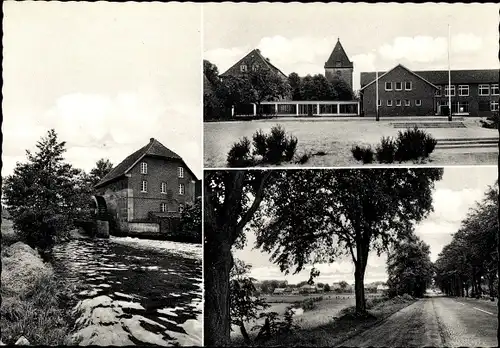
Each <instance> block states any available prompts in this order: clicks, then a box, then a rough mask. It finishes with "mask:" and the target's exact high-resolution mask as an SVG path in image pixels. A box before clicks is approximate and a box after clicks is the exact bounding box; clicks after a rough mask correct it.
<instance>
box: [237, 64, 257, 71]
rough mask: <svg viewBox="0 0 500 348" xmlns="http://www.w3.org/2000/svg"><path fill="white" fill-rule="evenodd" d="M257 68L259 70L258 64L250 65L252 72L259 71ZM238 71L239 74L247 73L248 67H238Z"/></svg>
mask: <svg viewBox="0 0 500 348" xmlns="http://www.w3.org/2000/svg"><path fill="white" fill-rule="evenodd" d="M259 68H260V65H259V64H254V65H252V71H257V70H259ZM240 71H241V72H247V71H248V66H247V65H246V64H241V65H240Z"/></svg>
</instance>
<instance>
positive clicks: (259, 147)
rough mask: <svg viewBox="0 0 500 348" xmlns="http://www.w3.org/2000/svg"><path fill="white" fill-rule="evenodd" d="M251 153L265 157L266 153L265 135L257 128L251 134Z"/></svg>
mask: <svg viewBox="0 0 500 348" xmlns="http://www.w3.org/2000/svg"><path fill="white" fill-rule="evenodd" d="M253 147H254V150H253V153H254V155H259V156H262V158H264V157H266V153H267V135H266V134H265V133H264V132H263V131H262V130H261V129H259V130H258V131H256V132H255V133H254V135H253Z"/></svg>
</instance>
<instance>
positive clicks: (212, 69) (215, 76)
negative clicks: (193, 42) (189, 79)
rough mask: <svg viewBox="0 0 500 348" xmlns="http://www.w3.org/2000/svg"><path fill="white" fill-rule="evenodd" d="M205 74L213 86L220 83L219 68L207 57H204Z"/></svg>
mask: <svg viewBox="0 0 500 348" xmlns="http://www.w3.org/2000/svg"><path fill="white" fill-rule="evenodd" d="M203 74H205V76H206V77H207V79H208V81H210V83H211V84H212V86H215V87H217V85H218V84H219V83H220V77H219V69H218V68H217V66H216V65H215V64H212V63H211V62H210V61H208V60H206V59H203Z"/></svg>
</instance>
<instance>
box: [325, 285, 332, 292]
mask: <svg viewBox="0 0 500 348" xmlns="http://www.w3.org/2000/svg"><path fill="white" fill-rule="evenodd" d="M323 291H324V292H330V291H332V288H331V287H330V284H325V286H324V287H323Z"/></svg>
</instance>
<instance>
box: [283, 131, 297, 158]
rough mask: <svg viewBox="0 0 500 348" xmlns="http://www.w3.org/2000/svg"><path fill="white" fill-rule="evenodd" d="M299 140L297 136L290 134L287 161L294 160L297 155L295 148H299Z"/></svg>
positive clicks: (286, 148)
mask: <svg viewBox="0 0 500 348" xmlns="http://www.w3.org/2000/svg"><path fill="white" fill-rule="evenodd" d="M298 142H299V140H298V139H297V137H294V136H293V135H291V136H290V138H289V139H288V141H287V143H286V146H285V161H291V160H292V158H293V156H294V155H295V150H296V149H297V143H298Z"/></svg>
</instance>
